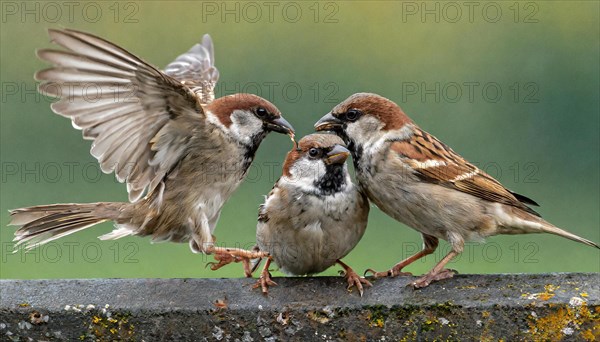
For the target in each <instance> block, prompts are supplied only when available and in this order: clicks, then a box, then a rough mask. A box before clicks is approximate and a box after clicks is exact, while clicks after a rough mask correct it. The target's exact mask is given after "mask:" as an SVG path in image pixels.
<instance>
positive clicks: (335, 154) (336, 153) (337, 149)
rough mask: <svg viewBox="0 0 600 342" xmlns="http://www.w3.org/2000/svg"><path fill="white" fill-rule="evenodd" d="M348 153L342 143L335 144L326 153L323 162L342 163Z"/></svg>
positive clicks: (328, 163)
mask: <svg viewBox="0 0 600 342" xmlns="http://www.w3.org/2000/svg"><path fill="white" fill-rule="evenodd" d="M349 155H350V151H348V149H347V148H345V147H344V146H342V145H335V146H334V147H333V149H332V150H331V151H329V153H327V157H326V158H325V164H327V165H330V164H343V163H344V162H345V161H346V159H348V156H349Z"/></svg>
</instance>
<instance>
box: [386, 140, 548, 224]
mask: <svg viewBox="0 0 600 342" xmlns="http://www.w3.org/2000/svg"><path fill="white" fill-rule="evenodd" d="M392 150H393V151H394V152H396V153H397V154H398V156H399V157H400V158H402V161H403V162H404V163H406V164H408V165H410V166H411V168H412V169H413V170H415V172H416V173H417V175H418V176H419V177H420V178H421V179H422V180H423V181H426V182H430V183H435V184H439V185H442V186H446V187H449V188H453V189H456V190H459V191H462V192H465V193H468V194H470V195H473V196H476V197H479V198H482V199H484V200H488V201H491V202H499V203H503V204H507V205H511V206H514V207H517V208H520V209H523V210H525V211H527V212H529V213H532V214H535V215H538V214H537V213H536V212H535V211H534V210H533V209H531V208H529V207H528V206H526V205H525V203H526V204H532V205H537V203H535V202H534V201H533V200H531V199H529V198H527V197H525V196H522V195H518V194H515V193H514V192H512V191H510V190H508V189H506V188H505V187H504V186H503V185H502V184H500V182H498V181H497V180H495V179H494V178H493V177H492V176H490V175H488V174H487V173H485V172H483V171H482V170H480V169H479V168H478V167H477V166H475V165H473V164H471V163H469V162H468V161H466V160H465V159H464V158H463V157H461V156H460V155H458V154H457V153H456V152H454V151H453V150H452V149H451V148H450V147H448V146H446V145H445V144H444V143H442V142H441V141H439V140H438V139H437V138H436V137H434V136H432V135H430V134H429V133H427V132H425V131H422V130H421V129H419V128H417V129H416V130H415V134H414V135H413V136H412V137H411V138H410V139H409V140H403V141H395V142H393V143H392ZM538 216H539V215H538Z"/></svg>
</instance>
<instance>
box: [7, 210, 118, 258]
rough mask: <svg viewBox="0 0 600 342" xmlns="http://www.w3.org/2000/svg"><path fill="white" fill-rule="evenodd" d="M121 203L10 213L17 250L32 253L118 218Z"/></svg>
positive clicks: (12, 211)
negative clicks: (36, 248)
mask: <svg viewBox="0 0 600 342" xmlns="http://www.w3.org/2000/svg"><path fill="white" fill-rule="evenodd" d="M121 206H122V204H121V203H106V202H102V203H85V204H77V203H70V204H50V205H40V206H34V207H29V208H21V209H15V210H11V211H10V216H11V222H10V223H9V225H13V226H20V228H19V229H18V230H17V231H16V232H15V238H14V240H13V241H15V242H16V243H15V247H19V246H24V247H25V249H27V250H29V249H32V248H35V247H37V246H39V245H43V244H45V243H48V242H50V241H53V240H56V239H58V238H61V237H63V236H66V235H69V234H72V233H75V232H78V231H81V230H83V229H86V228H89V227H91V226H94V225H96V224H98V223H101V222H105V221H109V220H114V219H116V218H117V217H118V214H119V208H120V207H121Z"/></svg>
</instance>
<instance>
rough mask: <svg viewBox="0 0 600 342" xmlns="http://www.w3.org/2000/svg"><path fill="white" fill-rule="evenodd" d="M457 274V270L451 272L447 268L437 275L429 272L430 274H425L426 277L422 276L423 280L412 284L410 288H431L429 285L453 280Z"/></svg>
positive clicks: (420, 279)
mask: <svg viewBox="0 0 600 342" xmlns="http://www.w3.org/2000/svg"><path fill="white" fill-rule="evenodd" d="M457 273H458V272H456V271H455V270H451V269H447V268H444V269H442V270H441V271H439V272H437V273H433V272H429V273H427V274H425V275H424V276H422V277H421V278H419V279H417V280H415V281H413V282H412V283H410V284H409V286H412V287H413V288H415V289H420V288H424V287H427V286H429V284H431V283H433V282H435V281H440V280H444V279H449V278H452V277H454V275H455V274H457Z"/></svg>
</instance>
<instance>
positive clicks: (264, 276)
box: [252, 257, 277, 295]
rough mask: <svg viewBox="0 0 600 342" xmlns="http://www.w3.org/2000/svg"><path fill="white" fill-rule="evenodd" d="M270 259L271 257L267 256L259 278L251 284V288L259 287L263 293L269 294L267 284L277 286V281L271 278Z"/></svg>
mask: <svg viewBox="0 0 600 342" xmlns="http://www.w3.org/2000/svg"><path fill="white" fill-rule="evenodd" d="M272 260H273V259H272V258H271V257H267V261H265V266H264V267H263V269H262V272H260V278H258V280H257V281H256V283H255V284H254V285H252V288H253V289H257V288H259V287H260V288H261V290H262V293H263V294H264V295H267V294H269V286H277V283H276V282H274V281H273V280H272V279H271V273H270V272H269V266H270V265H271V261H272Z"/></svg>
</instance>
